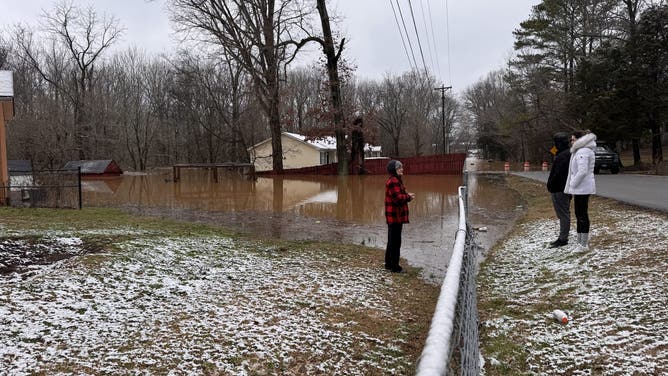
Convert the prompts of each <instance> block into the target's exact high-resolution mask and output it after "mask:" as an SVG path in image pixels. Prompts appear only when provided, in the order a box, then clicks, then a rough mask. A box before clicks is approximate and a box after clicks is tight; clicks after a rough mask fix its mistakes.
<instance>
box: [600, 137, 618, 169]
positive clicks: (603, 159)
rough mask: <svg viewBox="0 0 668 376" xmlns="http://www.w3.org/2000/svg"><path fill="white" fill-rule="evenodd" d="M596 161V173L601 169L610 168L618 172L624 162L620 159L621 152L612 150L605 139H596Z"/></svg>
mask: <svg viewBox="0 0 668 376" xmlns="http://www.w3.org/2000/svg"><path fill="white" fill-rule="evenodd" d="M594 154H595V156H596V162H595V163H594V173H595V174H598V173H599V172H600V171H601V170H610V172H611V173H613V174H616V173H618V172H619V168H620V167H621V165H622V163H621V162H620V161H619V154H617V152H616V151H614V150H612V148H610V146H608V144H607V143H605V141H596V151H594Z"/></svg>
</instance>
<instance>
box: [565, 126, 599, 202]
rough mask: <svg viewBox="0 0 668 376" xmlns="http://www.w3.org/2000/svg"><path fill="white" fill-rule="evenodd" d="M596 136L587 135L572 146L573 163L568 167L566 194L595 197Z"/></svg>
mask: <svg viewBox="0 0 668 376" xmlns="http://www.w3.org/2000/svg"><path fill="white" fill-rule="evenodd" d="M594 150H596V135H595V134H593V133H587V134H586V135H584V136H582V137H580V138H578V139H577V140H575V142H574V143H573V146H571V163H570V164H569V166H568V178H567V179H566V187H565V188H564V193H568V194H572V195H593V194H595V193H596V181H595V180H594V163H595V160H596V157H595V156H594Z"/></svg>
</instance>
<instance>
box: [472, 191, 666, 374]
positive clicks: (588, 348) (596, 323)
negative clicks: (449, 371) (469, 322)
mask: <svg viewBox="0 0 668 376" xmlns="http://www.w3.org/2000/svg"><path fill="white" fill-rule="evenodd" d="M605 205H607V204H605ZM599 213H602V214H599V215H598V217H595V218H593V219H592V240H591V243H590V247H589V249H588V250H583V249H581V248H578V247H577V246H576V245H575V244H569V245H567V246H565V247H562V248H559V249H548V248H547V247H546V244H545V243H546V242H548V241H551V240H552V237H553V234H555V229H558V223H557V222H556V221H535V222H529V223H526V224H523V225H521V228H520V229H519V231H517V232H515V233H514V234H513V235H511V236H510V237H509V238H507V239H506V240H505V241H504V242H502V243H501V244H500V247H499V248H498V249H497V250H496V251H495V253H494V256H493V259H492V260H491V261H490V262H489V263H487V265H486V266H485V268H484V270H483V272H482V274H481V278H482V280H483V281H484V284H485V286H486V287H485V288H486V289H487V291H486V292H485V293H483V294H481V299H482V300H483V301H487V302H493V301H500V302H503V304H499V306H500V307H498V308H496V309H491V310H489V309H488V310H487V312H486V313H485V316H486V320H485V321H484V322H483V323H482V324H483V325H484V327H485V332H486V333H487V334H486V338H483V341H485V340H487V341H493V340H492V339H493V338H499V337H503V336H506V337H508V338H511V341H516V342H518V346H519V347H520V348H522V352H523V355H524V356H525V357H526V365H528V369H529V371H530V372H532V373H534V374H573V375H590V374H606V375H622V374H623V375H631V374H643V375H658V374H666V373H667V372H668V315H666V311H665V310H666V305H667V304H668V286H667V284H666V280H667V277H668V255H667V254H666V250H668V221H667V220H666V217H665V216H663V215H661V214H654V213H647V212H643V211H641V210H636V209H632V208H624V209H622V210H620V209H619V208H618V207H616V206H615V207H612V206H611V207H608V208H601V209H600V210H599ZM597 221H598V222H597ZM573 230H574V229H573ZM576 239H577V236H576V234H575V233H574V231H573V232H572V233H571V243H575V240H576ZM490 304H491V303H490ZM497 304H498V302H497ZM554 309H562V310H564V311H567V312H568V314H569V315H570V316H571V321H570V322H569V323H568V324H567V325H561V324H559V323H557V322H556V321H555V320H554V319H553V318H552V316H551V312H552V310H554ZM488 351H491V353H487V354H485V356H486V357H488V358H489V359H491V358H494V359H495V360H496V361H497V362H501V363H503V361H504V360H502V359H501V358H502V354H500V353H501V352H502V351H503V350H501V349H496V350H488ZM506 361H507V362H511V361H512V360H508V359H506ZM494 364H497V365H496V366H494V365H492V367H499V369H501V368H502V366H503V364H500V363H496V362H495V363H494ZM526 365H525V366H526Z"/></svg>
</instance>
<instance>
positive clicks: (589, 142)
mask: <svg viewBox="0 0 668 376" xmlns="http://www.w3.org/2000/svg"><path fill="white" fill-rule="evenodd" d="M582 148H589V149H591V150H592V151H594V150H595V149H596V135H595V134H593V133H587V134H586V135H584V136H582V137H580V138H578V139H577V140H575V142H574V143H573V145H572V146H571V153H575V152H576V151H577V150H578V149H582Z"/></svg>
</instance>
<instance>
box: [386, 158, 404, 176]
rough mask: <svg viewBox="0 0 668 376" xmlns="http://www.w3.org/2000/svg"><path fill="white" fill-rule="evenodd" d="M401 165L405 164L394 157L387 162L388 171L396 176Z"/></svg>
mask: <svg viewBox="0 0 668 376" xmlns="http://www.w3.org/2000/svg"><path fill="white" fill-rule="evenodd" d="M401 166H403V164H402V163H401V162H399V161H397V160H395V159H393V160H391V161H390V162H389V163H388V164H387V172H388V173H389V174H390V175H395V176H396V175H397V170H398V169H399V168H401Z"/></svg>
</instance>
